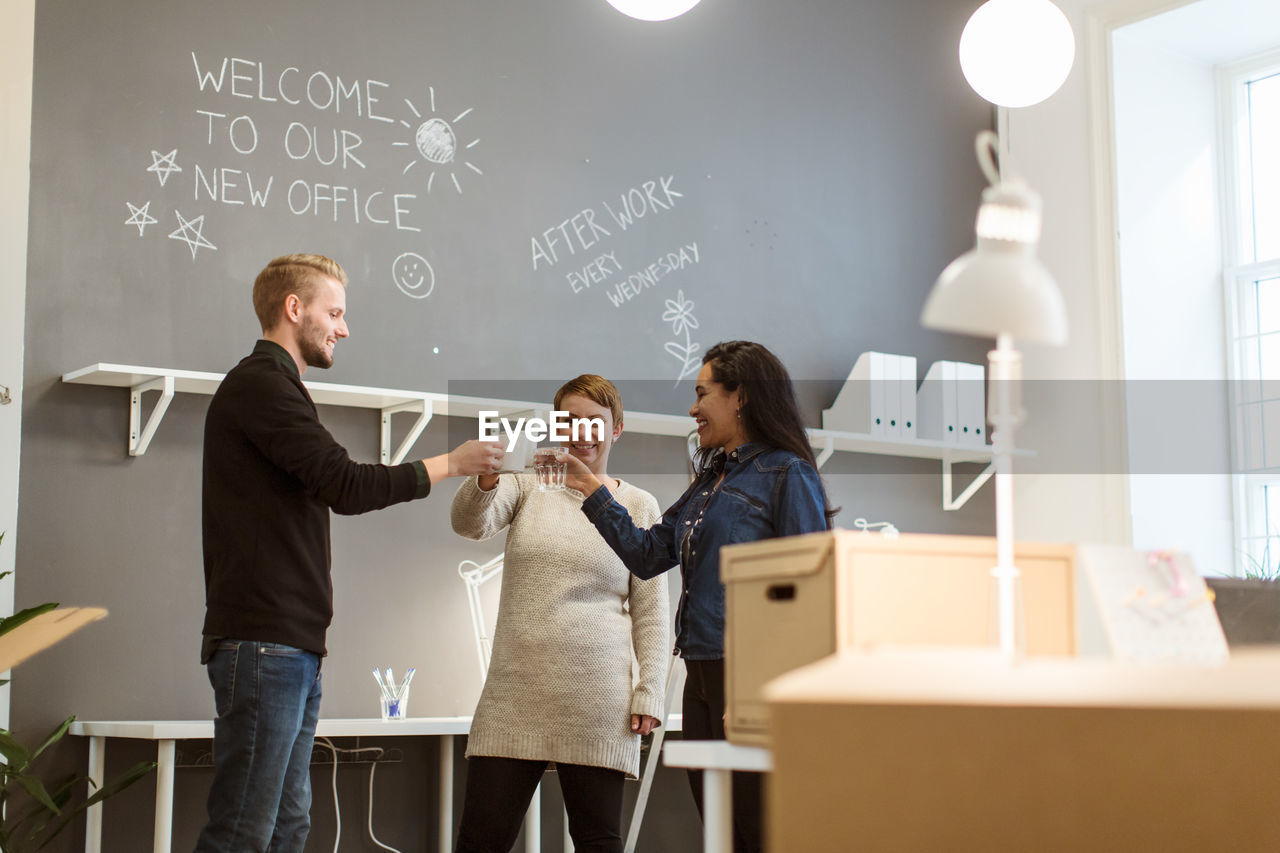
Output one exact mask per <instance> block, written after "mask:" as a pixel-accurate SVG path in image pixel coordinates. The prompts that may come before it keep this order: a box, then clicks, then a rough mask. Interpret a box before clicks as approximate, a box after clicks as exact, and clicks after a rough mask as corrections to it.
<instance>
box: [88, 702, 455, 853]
mask: <svg viewBox="0 0 1280 853" xmlns="http://www.w3.org/2000/svg"><path fill="white" fill-rule="evenodd" d="M470 729H471V718H470V717H409V718H408V719H404V720H377V719H367V720H323V719H322V720H320V721H319V723H317V724H316V737H412V736H424V735H425V736H430V737H439V738H443V742H442V743H441V744H440V802H439V814H440V850H442V851H449V850H452V849H453V739H454V737H456V736H457V735H465V734H466V733H467V732H468V731H470ZM71 734H73V735H82V736H84V737H87V738H89V778H90V779H92V780H93V781H94V782H95V783H96V784H101V783H102V779H103V774H104V770H105V765H106V754H107V738H109V737H124V738H135V739H141V740H154V741H156V754H157V759H156V761H157V766H156V822H155V837H154V842H153V846H152V849H153V850H154V851H155V853H169V850H170V847H171V845H172V836H173V770H174V756H175V753H176V741H179V740H188V739H198V738H203V739H211V738H212V737H213V721H212V720H199V721H191V720H180V721H159V720H141V721H134V722H88V721H86V722H76V723H72V724H71ZM86 819H87V825H86V827H85V836H84V849H85V853H101V851H102V804H101V803H99V804H98V805H96V806H93V807H92V808H90V809H89V811H88V814H87V815H86Z"/></svg>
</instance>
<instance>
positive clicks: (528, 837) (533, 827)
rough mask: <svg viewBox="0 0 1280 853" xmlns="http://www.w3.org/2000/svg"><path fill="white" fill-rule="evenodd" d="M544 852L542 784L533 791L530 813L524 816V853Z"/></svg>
mask: <svg viewBox="0 0 1280 853" xmlns="http://www.w3.org/2000/svg"><path fill="white" fill-rule="evenodd" d="M541 850H542V783H538V787H536V788H534V789H533V798H532V799H530V800H529V811H528V812H526V813H525V816H524V853H540V851H541Z"/></svg>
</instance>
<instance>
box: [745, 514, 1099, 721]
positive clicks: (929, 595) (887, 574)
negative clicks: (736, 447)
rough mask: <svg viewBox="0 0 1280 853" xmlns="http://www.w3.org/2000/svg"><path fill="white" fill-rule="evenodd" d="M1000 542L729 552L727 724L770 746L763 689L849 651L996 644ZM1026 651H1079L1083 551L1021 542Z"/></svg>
mask: <svg viewBox="0 0 1280 853" xmlns="http://www.w3.org/2000/svg"><path fill="white" fill-rule="evenodd" d="M995 562H996V543H995V539H994V538H991V537H980V536H926V535H901V536H899V537H897V538H896V539H889V538H886V537H884V536H881V535H879V534H870V533H864V532H861V531H859V532H853V531H848V530H835V531H830V532H826V533H811V534H808V535H806V536H791V537H787V538H784V539H770V540H765V541H761V542H751V543H746V544H742V545H731V546H728V547H725V548H724V549H722V550H721V552H720V577H721V580H722V581H723V582H724V584H725V703H726V706H727V713H726V719H725V729H726V732H727V735H728V739H729V740H730V741H732V742H734V743H741V744H747V745H753V746H766V745H768V742H769V736H768V730H769V711H768V707H767V705H766V703H765V700H764V696H763V693H762V688H763V686H764V684H765V683H766V682H768V681H770V680H771V679H773V678H776V677H777V676H779V675H782V674H783V673H785V672H788V671H790V670H792V669H795V668H796V667H798V666H802V665H804V664H807V663H811V662H813V661H815V660H818V659H820V658H823V657H826V656H827V655H830V654H832V653H833V652H836V651H839V650H841V649H850V648H857V647H864V646H874V645H879V644H893V645H896V644H925V645H971V646H983V645H991V644H994V643H995V642H996V634H995V633H994V626H995V624H996V623H995V619H994V612H993V609H994V600H995V597H994V593H993V581H992V580H991V577H990V571H991V568H992V567H993V566H994V565H995ZM1015 563H1016V564H1017V566H1018V568H1019V569H1020V570H1021V571H1022V599H1023V612H1024V614H1025V619H1024V624H1025V636H1026V651H1027V654H1030V655H1070V654H1073V653H1074V652H1075V647H1076V643H1075V630H1076V617H1075V571H1074V569H1075V549H1074V547H1073V546H1070V545H1036V544H1028V543H1020V544H1019V545H1018V546H1017V548H1016V549H1015Z"/></svg>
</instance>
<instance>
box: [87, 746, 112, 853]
mask: <svg viewBox="0 0 1280 853" xmlns="http://www.w3.org/2000/svg"><path fill="white" fill-rule="evenodd" d="M106 767H107V739H106V738H105V737H101V736H98V737H91V738H89V781H90V782H92V783H93V785H91V786H90V790H91V791H96V790H97V789H98V788H101V787H102V780H103V779H104V778H105V777H106ZM84 853H102V803H98V804H97V805H94V806H89V809H88V811H87V812H85V828H84Z"/></svg>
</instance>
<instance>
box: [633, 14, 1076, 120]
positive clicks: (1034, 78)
mask: <svg viewBox="0 0 1280 853" xmlns="http://www.w3.org/2000/svg"><path fill="white" fill-rule="evenodd" d="M610 2H613V0H610ZM1075 55H1076V39H1075V36H1074V35H1073V34H1072V32H1071V23H1070V22H1069V21H1068V20H1067V16H1066V15H1064V14H1062V10H1061V9H1059V8H1058V7H1057V6H1055V5H1053V3H1051V2H1049V0H988V2H986V3H984V4H982V5H981V6H980V7H978V11H976V12H974V13H973V17H971V18H969V23H967V24H965V27H964V33H963V34H961V36H960V68H961V70H962V71H964V78H965V79H966V80H968V81H969V85H970V86H972V87H973V90H974V91H975V92H977V93H978V94H979V95H981V96H982V97H984V98H986V99H987V100H988V101H990V102H991V103H993V104H997V105H998V106H1002V107H1029V106H1031V105H1032V104H1038V103H1040V102H1041V101H1043V100H1044V99H1045V98H1047V97H1049V96H1050V95H1052V94H1053V93H1054V92H1056V91H1058V88H1059V87H1060V86H1061V85H1062V83H1063V81H1065V80H1066V79H1067V74H1068V73H1069V72H1070V71H1071V63H1072V61H1073V60H1074V59H1075Z"/></svg>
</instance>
